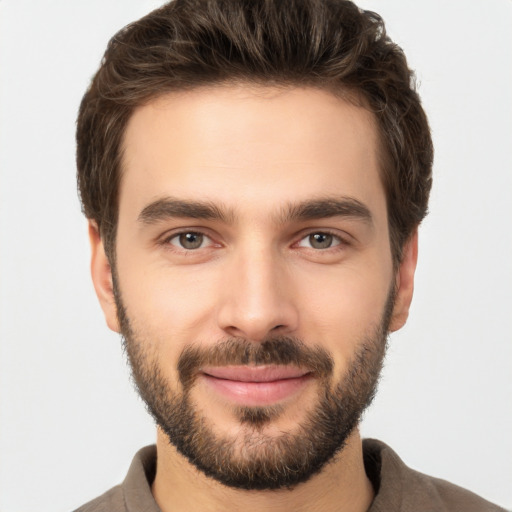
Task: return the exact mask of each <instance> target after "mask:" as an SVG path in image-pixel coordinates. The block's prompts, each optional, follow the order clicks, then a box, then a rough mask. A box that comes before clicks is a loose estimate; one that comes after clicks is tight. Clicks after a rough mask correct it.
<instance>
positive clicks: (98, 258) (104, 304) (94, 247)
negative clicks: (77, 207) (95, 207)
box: [89, 220, 120, 332]
mask: <svg viewBox="0 0 512 512" xmlns="http://www.w3.org/2000/svg"><path fill="white" fill-rule="evenodd" d="M89 242H90V244H91V276H92V282H93V284H94V289H95V291H96V295H97V297H98V300H99V301H100V306H101V309H102V310H103V313H104V315H105V320H106V321H107V325H108V327H109V328H110V329H111V330H112V331H115V332H120V329H119V322H118V318H117V307H116V301H115V299H114V288H113V284H112V269H111V267H110V263H109V261H108V258H107V255H106V253H105V248H104V246H103V241H102V240H101V236H100V233H99V230H98V226H97V224H96V222H94V221H92V220H90V221H89Z"/></svg>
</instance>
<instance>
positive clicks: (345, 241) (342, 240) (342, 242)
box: [293, 228, 351, 251]
mask: <svg viewBox="0 0 512 512" xmlns="http://www.w3.org/2000/svg"><path fill="white" fill-rule="evenodd" d="M315 234H322V235H329V236H332V237H333V238H335V239H336V240H337V241H338V243H337V244H336V245H332V246H331V247H328V248H326V249H314V248H313V247H306V248H310V249H314V250H315V251H320V250H323V251H328V250H329V249H336V248H339V247H340V246H347V245H350V240H349V239H350V238H351V237H350V235H349V234H348V233H343V234H342V233H340V232H339V231H335V230H332V229H328V228H327V229H321V228H320V229H318V228H316V229H308V230H307V231H306V232H302V233H301V234H300V237H299V238H298V240H297V242H295V243H294V244H293V245H295V246H298V247H305V246H303V245H300V243H301V242H302V241H303V240H305V239H307V238H308V237H310V236H311V235H315Z"/></svg>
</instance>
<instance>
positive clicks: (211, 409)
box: [77, 0, 499, 512]
mask: <svg viewBox="0 0 512 512" xmlns="http://www.w3.org/2000/svg"><path fill="white" fill-rule="evenodd" d="M411 84H412V74H411V72H410V70H409V69H408V67H407V63H406V61H405V57H404V56H403V53H402V52H401V50H400V49H399V48H398V47H396V46H395V45H394V44H393V43H392V42H391V41H390V40H389V39H388V38H387V36H386V34H385V30H384V26H383V23H382V21H381V20H380V18H379V17H378V16H377V15H375V14H373V13H369V12H363V11H360V10H359V9H358V8H357V7H356V6H355V5H354V4H352V3H351V2H347V1H343V0H338V1H330V2H327V1H325V2H321V1H318V0H310V1H307V0H303V1H293V0H289V1H286V2H284V1H283V2H270V1H263V0H262V1H254V2H242V1H235V0H216V1H193V0H188V1H187V0H183V1H180V0H176V1H175V2H172V3H170V4H168V5H165V6H164V7H162V8H161V9H159V10H156V11H154V12H153V13H151V14H149V15H148V16H146V17H145V18H143V19H141V20H139V21H138V22H136V23H134V24H132V25H130V26H128V27H127V28H125V29H123V30H122V31H121V32H120V33H118V34H117V35H116V36H115V37H114V38H113V39H112V40H111V42H110V44H109V47H108V49H107V52H106V54H105V59H104V61H103V63H102V66H101V68H100V70H99V71H98V73H97V74H96V76H95V77H94V79H93V82H92V84H91V87H90V88H89V90H88V91H87V93H86V95H85V96H84V99H83V101H82V104H81V107H80V113H79V118H78V128H77V142H78V151H77V162H78V179H79V188H80V194H81V199H82V203H83V209H84V212H85V214H86V216H87V217H88V219H89V221H90V228H89V230H90V240H91V245H92V276H93V282H94V285H95V289H96V292H97V295H98V298H99V300H100V303H101V306H102V308H103V311H104V313H105V317H106V320H107V324H108V326H109V327H110V328H111V329H112V330H114V331H117V332H120V333H121V334H122V336H123V339H124V343H125V347H126V351H127V354H128V357H129V361H130V364H131V367H132V372H133V376H134V380H135V382H136V384H137V387H138V390H139V392H140V394H141V396H142V398H143V399H144V401H145V402H146V404H147V408H148V410H149V412H150V413H151V414H152V415H153V417H154V418H155V420H156V422H157V425H158V433H157V444H156V449H155V448H153V447H149V448H146V449H143V450H142V451H140V452H139V453H138V454H137V455H136V457H135V459H134V461H133V464H132V466H131V468H130V471H129V473H128V476H127V478H126V480H125V482H124V483H123V484H122V486H118V487H116V488H114V489H112V490H111V491H109V492H107V493H106V494H105V495H103V496H101V497H99V498H98V499H96V500H94V501H93V502H91V503H89V504H87V505H85V506H84V507H82V508H80V509H79V510H84V511H88V510H98V511H99V510H105V511H107V510H108V511H113V510H128V511H135V510H154V511H157V510H162V511H163V512H167V511H171V510H232V509H233V510H238V509H245V510H253V509H254V510H256V509H257V510H262V509H263V510H265V509H273V510H274V509H275V510H294V511H295V510H349V511H354V512H356V511H366V510H370V511H372V512H375V511H379V510H404V511H405V510H415V511H422V510H424V511H426V510H467V511H471V510H474V511H477V510H479V511H480V510H499V508H498V507H496V506H493V505H492V504H490V503H488V502H486V501H484V500H483V499H481V498H479V497H477V496H475V495H474V494H471V493H470V492H469V491H465V490H462V489H460V488H458V487H456V486H453V485H451V484H449V483H447V482H444V481H441V480H436V479H434V478H431V477H427V476H425V475H421V474H419V473H416V472H414V471H412V470H410V469H409V468H407V467H406V466H405V465H404V464H403V463H402V462H401V461H400V459H399V458H398V456H397V455H396V454H395V453H394V452H393V451H392V450H391V448H389V447H387V446H386V445H384V444H383V443H381V442H378V441H364V442H362V440H361V438H360V435H359V431H358V423H359V420H360V418H361V415H362V413H363V411H364V410H365V408H366V407H367V406H368V405H369V403H370V402H371V400H372V398H373V396H374V393H375V390H376V384H377V381H378V376H379V372H380V369H381V366H382V361H383V357H384V353H385V348H386V339H387V335H388V333H389V332H392V331H395V330H397V329H400V328H401V327H402V326H403V325H404V323H405V321H406V319H407V315H408V311H409V306H410V303H411V300H412V293H413V283H414V272H415V267H416V259H417V228H418V225H419V223H420V222H421V220H422V219H423V217H424V216H425V214H426V211H427V203H428V196H429V191H430V186H431V167H432V144H431V139H430V134H429V129H428V123H427V120H426V117H425V114H424V112H423V110H422V108H421V104H420V101H419V98H418V96H417V93H416V92H415V90H414V87H413V86H412V85H411Z"/></svg>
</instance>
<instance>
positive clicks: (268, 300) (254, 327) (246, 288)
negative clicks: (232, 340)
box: [218, 247, 299, 342]
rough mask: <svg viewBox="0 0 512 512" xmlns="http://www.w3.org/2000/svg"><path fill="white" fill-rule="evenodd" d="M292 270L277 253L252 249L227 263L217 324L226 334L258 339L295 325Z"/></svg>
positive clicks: (296, 325) (296, 319)
mask: <svg viewBox="0 0 512 512" xmlns="http://www.w3.org/2000/svg"><path fill="white" fill-rule="evenodd" d="M290 271H291V269H290V268H287V266H286V264H285V262H284V261H281V258H280V257H279V255H277V254H272V251H270V250H265V249H263V248H261V247H260V248H252V250H251V249H249V250H246V251H244V252H240V253H238V254H233V256H232V258H231V261H230V262H229V264H227V265H226V272H225V274H224V285H223V290H222V292H221V297H222V299H221V304H220V307H219V310H218V325H219V327H220V328H221V329H222V330H223V331H224V332H225V333H226V334H228V335H229V336H236V337H243V338H245V339H247V340H250V341H255V342H260V341H264V340H265V339H268V337H269V336H270V335H274V336H275V335H277V334H281V335H290V334H291V333H293V332H294V331H295V330H296V329H297V327H298V319H299V315H298V310H297V307H296V304H295V294H294V286H293V279H292V276H291V274H290Z"/></svg>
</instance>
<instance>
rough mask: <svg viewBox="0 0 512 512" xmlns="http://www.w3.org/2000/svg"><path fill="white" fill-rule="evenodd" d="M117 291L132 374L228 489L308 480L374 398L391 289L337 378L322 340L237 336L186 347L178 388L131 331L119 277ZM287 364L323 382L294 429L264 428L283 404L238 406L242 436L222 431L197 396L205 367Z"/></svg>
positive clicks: (172, 430) (173, 431)
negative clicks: (376, 318) (313, 343)
mask: <svg viewBox="0 0 512 512" xmlns="http://www.w3.org/2000/svg"><path fill="white" fill-rule="evenodd" d="M114 290H115V297H116V304H117V310H118V317H119V323H120V327H121V333H122V335H123V340H124V347H125V350H126V353H127V356H128V360H129V363H130V366H131V370H132V377H133V380H134V382H135V385H136V387H137V389H138V392H139V394H140V396H141V398H142V399H143V401H144V402H145V404H146V408H147V410H148V411H149V413H150V414H151V415H152V416H153V418H154V419H155V421H156V423H157V424H158V425H159V426H160V428H161V429H162V431H163V432H165V434H166V435H167V437H168V439H169V441H170V443H171V444H172V445H174V446H175V448H176V449H177V451H178V452H179V453H181V454H182V455H183V456H184V457H186V459H188V461H189V462H190V463H191V464H192V465H194V466H195V467H196V468H197V469H199V470H200V471H202V472H203V473H204V474H205V475H207V476H209V477H211V478H213V479H215V480H217V481H218V482H220V483H222V484H224V485H226V486H228V487H232V488H237V489H247V490H270V489H281V488H291V487H293V486H295V485H297V484H299V483H302V482H305V481H307V480H308V479H310V478H311V477H312V476H313V475H315V474H317V473H318V472H320V471H321V470H322V468H323V467H325V465H326V464H328V463H329V462H330V461H332V460H333V458H334V457H335V455H336V454H338V453H339V452H340V451H341V450H342V449H343V447H344V446H345V444H346V441H347V439H348V437H349V436H350V434H351V433H352V432H353V430H354V429H355V428H356V427H357V425H358V423H359V422H360V419H361V416H362V414H363V412H364V410H365V409H366V408H367V407H368V406H369V405H370V403H371V402H372V400H373V398H374V396H375V393H376V389H377V383H378V380H379V375H380V372H381V369H382V363H383V359H384V355H385V351H386V346H387V334H388V328H389V322H390V318H391V312H392V309H393V304H394V293H392V292H391V293H390V294H389V296H388V300H387V302H386V305H385V308H384V313H383V315H382V318H381V321H380V323H379V324H378V325H377V326H374V327H373V329H372V330H371V332H370V334H367V335H366V336H365V337H364V339H362V340H359V343H358V344H357V346H358V349H357V351H356V353H355V354H354V356H353V358H352V359H351V360H350V362H349V365H348V370H347V371H346V372H345V374H344V375H343V376H341V377H340V376H339V377H338V378H337V379H335V376H334V374H333V368H334V365H333V360H332V357H331V356H330V354H329V353H328V352H327V351H326V350H325V349H324V348H323V347H321V346H319V345H316V346H309V345H307V344H306V343H304V342H303V341H302V340H300V339H297V338H294V337H288V336H287V337H285V336H280V337H272V338H269V339H267V340H265V341H263V342H261V343H255V342H252V341H248V340H245V339H241V338H230V339H226V340H222V341H219V342H218V343H217V344H215V345H213V346H211V347H208V348H206V347H204V346H198V345H193V346H189V347H187V348H185V349H184V350H183V351H182V353H181V354H180V356H179V359H178V364H177V371H178V377H179V382H180V384H181V389H179V390H178V389H172V387H171V385H170V383H169V382H168V380H167V379H166V378H165V377H164V374H163V372H162V367H161V361H160V360H159V359H158V357H156V356H155V355H154V354H152V353H151V352H150V350H149V349H148V348H147V347H148V345H149V344H148V343H145V341H144V339H143V337H142V336H141V335H140V334H139V333H137V332H135V331H134V330H133V329H132V322H131V321H130V319H129V317H128V314H127V311H126V308H125V307H124V305H123V302H122V300H121V296H120V293H119V288H118V286H117V285H116V280H115V279H114ZM287 364H292V365H294V366H297V367H300V368H303V369H306V370H307V371H308V372H310V373H311V375H312V377H314V378H315V380H316V381H317V386H318V398H317V401H316V403H315V405H314V407H313V408H312V409H311V410H310V411H309V412H308V413H307V414H306V415H305V418H304V420H303V421H302V422H301V423H300V424H297V425H296V426H295V428H294V429H293V431H290V432H280V433H279V435H275V434H273V435H270V434H268V433H265V429H264V427H265V426H266V425H268V424H270V423H271V422H272V421H273V420H274V419H276V418H278V417H279V415H280V414H282V412H283V409H282V406H281V405H279V404H278V405H275V406H269V407H237V408H236V409H235V414H236V416H237V418H238V420H239V422H240V424H241V425H243V426H244V428H243V430H242V432H243V433H242V437H240V436H229V435H227V434H225V435H221V434H219V433H218V432H216V431H215V428H214V426H213V425H212V423H211V421H210V420H209V419H208V417H207V416H206V415H205V414H204V411H203V410H201V409H200V408H199V407H197V405H196V404H194V402H193V400H192V399H191V392H192V390H193V388H194V384H195V382H196V380H197V377H198V376H199V374H200V369H201V367H203V366H228V365H255V366H258V365H287Z"/></svg>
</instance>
